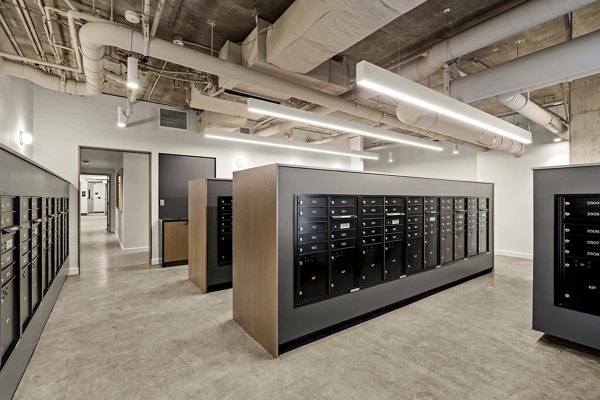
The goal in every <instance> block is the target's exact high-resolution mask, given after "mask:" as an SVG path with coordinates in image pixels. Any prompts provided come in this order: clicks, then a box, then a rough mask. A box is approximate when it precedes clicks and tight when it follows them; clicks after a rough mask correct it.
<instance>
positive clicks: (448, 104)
mask: <svg viewBox="0 0 600 400" xmlns="http://www.w3.org/2000/svg"><path fill="white" fill-rule="evenodd" d="M356 83H357V84H358V85H360V86H363V87H366V88H368V89H372V90H375V91H376V92H379V93H382V94H385V95H388V96H391V97H394V98H396V99H398V100H402V101H405V102H407V103H411V104H414V105H416V106H419V107H423V108H426V109H428V110H431V111H435V112H437V113H439V114H442V115H445V116H447V117H450V118H453V119H456V120H459V121H462V122H465V123H467V124H469V125H473V126H476V127H478V128H481V129H483V130H485V131H489V132H493V133H496V134H498V135H501V136H504V137H507V138H509V139H513V140H516V141H518V142H521V143H524V144H530V143H531V132H529V131H526V130H525V129H522V128H519V127H518V126H515V125H513V124H511V123H510V122H506V121H504V120H502V119H500V118H496V117H494V116H493V115H490V114H488V113H486V112H483V111H481V110H478V109H477V108H475V107H471V106H470V105H468V104H465V103H463V102H461V101H458V100H456V99H453V98H452V97H450V96H446V95H444V94H442V93H439V92H436V91H435V90H432V89H429V88H427V87H425V86H423V85H420V84H418V83H416V82H413V81H411V80H410V79H406V78H404V77H403V76H400V75H397V74H395V73H393V72H390V71H388V70H385V69H383V68H380V67H378V66H376V65H373V64H371V63H368V62H366V61H361V62H359V63H358V64H356Z"/></svg>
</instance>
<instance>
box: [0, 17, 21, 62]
mask: <svg viewBox="0 0 600 400" xmlns="http://www.w3.org/2000/svg"><path fill="white" fill-rule="evenodd" d="M0 26H2V29H4V32H5V33H6V36H8V40H9V41H10V43H11V44H12V47H13V48H14V49H15V51H16V52H17V54H18V55H20V56H24V54H23V51H22V50H21V46H19V43H18V42H17V39H16V38H15V35H14V34H13V33H12V31H11V30H10V27H9V26H8V23H7V22H6V20H5V19H4V17H3V16H2V14H0Z"/></svg>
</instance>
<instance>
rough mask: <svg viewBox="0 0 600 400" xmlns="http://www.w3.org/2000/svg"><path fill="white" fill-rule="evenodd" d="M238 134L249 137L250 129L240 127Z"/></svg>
mask: <svg viewBox="0 0 600 400" xmlns="http://www.w3.org/2000/svg"><path fill="white" fill-rule="evenodd" d="M240 133H243V134H246V135H249V134H250V128H247V127H245V126H241V127H240Z"/></svg>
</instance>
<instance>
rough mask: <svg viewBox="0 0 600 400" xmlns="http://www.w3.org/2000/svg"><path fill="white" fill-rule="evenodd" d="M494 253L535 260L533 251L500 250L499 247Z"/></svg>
mask: <svg viewBox="0 0 600 400" xmlns="http://www.w3.org/2000/svg"><path fill="white" fill-rule="evenodd" d="M494 253H495V254H496V255H497V256H506V257H515V258H525V259H527V260H533V254H532V253H520V252H518V251H508V250H498V249H494Z"/></svg>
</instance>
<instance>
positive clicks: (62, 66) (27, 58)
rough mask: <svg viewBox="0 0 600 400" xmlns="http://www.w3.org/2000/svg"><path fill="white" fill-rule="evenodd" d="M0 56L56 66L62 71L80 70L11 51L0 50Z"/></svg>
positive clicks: (51, 66)
mask: <svg viewBox="0 0 600 400" xmlns="http://www.w3.org/2000/svg"><path fill="white" fill-rule="evenodd" d="M0 57H2V58H7V59H9V60H15V61H23V62H27V63H32V64H37V65H43V66H45V67H50V68H56V69H60V70H63V71H69V72H81V71H80V70H79V69H78V68H73V67H65V66H64V65H61V64H56V63H52V62H49V61H40V60H36V59H35V58H29V57H23V56H18V55H16V54H12V53H4V52H1V51H0Z"/></svg>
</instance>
